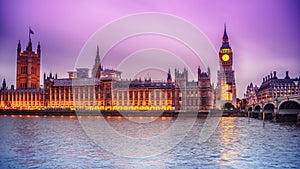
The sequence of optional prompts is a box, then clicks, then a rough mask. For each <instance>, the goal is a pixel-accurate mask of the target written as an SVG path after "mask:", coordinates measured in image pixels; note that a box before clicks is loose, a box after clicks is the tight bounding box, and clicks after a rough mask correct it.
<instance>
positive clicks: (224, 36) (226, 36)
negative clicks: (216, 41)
mask: <svg viewBox="0 0 300 169" xmlns="http://www.w3.org/2000/svg"><path fill="white" fill-rule="evenodd" d="M224 42H228V35H227V31H226V23H225V24H224V34H223V43H224Z"/></svg>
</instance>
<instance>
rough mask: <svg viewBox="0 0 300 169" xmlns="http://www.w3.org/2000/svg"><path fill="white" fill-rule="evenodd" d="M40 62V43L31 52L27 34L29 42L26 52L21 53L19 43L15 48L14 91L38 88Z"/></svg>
mask: <svg viewBox="0 0 300 169" xmlns="http://www.w3.org/2000/svg"><path fill="white" fill-rule="evenodd" d="M40 60H41V46H40V43H38V45H37V49H36V52H35V51H33V50H32V43H31V38H30V34H29V42H28V45H27V47H26V50H24V51H22V48H21V43H20V41H19V43H18V48H17V72H16V83H17V86H16V89H38V88H40Z"/></svg>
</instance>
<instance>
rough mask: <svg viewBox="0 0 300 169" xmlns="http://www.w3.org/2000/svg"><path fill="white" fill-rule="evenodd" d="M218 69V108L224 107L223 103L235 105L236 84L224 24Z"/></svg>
mask: <svg viewBox="0 0 300 169" xmlns="http://www.w3.org/2000/svg"><path fill="white" fill-rule="evenodd" d="M219 64H220V70H219V71H218V83H217V88H216V92H217V93H216V95H217V97H216V99H217V102H218V103H217V104H218V106H219V108H224V105H225V103H231V104H232V105H233V106H235V102H236V84H235V77H234V70H233V69H232V64H233V57H232V50H231V47H230V45H229V41H228V35H227V32H226V25H225V28H224V35H223V41H222V46H221V48H220V51H219Z"/></svg>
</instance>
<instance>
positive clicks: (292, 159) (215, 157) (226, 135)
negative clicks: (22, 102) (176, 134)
mask: <svg viewBox="0 0 300 169" xmlns="http://www.w3.org/2000/svg"><path fill="white" fill-rule="evenodd" d="M80 118H87V119H88V120H91V121H94V120H96V119H97V118H96V117H80ZM98 118H103V117H98ZM135 118H139V117H135ZM106 120H107V121H108V123H109V124H110V125H111V126H112V127H113V128H114V129H116V130H117V131H118V132H120V133H123V134H126V135H129V136H131V137H152V136H153V135H156V134H159V133H160V132H162V131H163V130H166V129H167V128H169V127H170V126H171V125H172V123H173V121H174V119H172V118H159V119H156V120H154V121H153V119H150V120H151V125H145V124H144V123H133V124H132V123H131V121H130V119H129V120H128V119H123V118H121V117H109V118H107V119H106ZM136 120H138V119H135V121H136ZM140 120H149V119H143V118H141V119H140ZM204 121H205V119H197V120H196V123H195V124H194V126H193V128H192V129H191V131H190V132H189V133H188V135H187V136H186V137H185V139H184V140H183V141H182V142H181V143H179V144H178V145H177V146H176V147H174V148H173V149H171V150H169V151H168V152H165V153H163V154H160V155H157V156H153V157H147V158H126V157H119V156H116V155H114V154H112V153H110V152H108V151H106V150H104V149H102V148H101V147H99V146H98V145H97V144H95V143H94V142H93V141H92V140H90V139H89V138H88V137H87V135H86V134H85V132H84V131H83V129H82V128H81V126H80V123H79V121H78V119H77V118H76V117H35V116H20V117H19V116H14V117H11V116H6V117H4V116H1V117H0V168H35V167H38V168H103V167H109V168H169V167H174V166H177V167H187V168H196V167H200V168H285V167H287V168H297V167H299V166H300V162H299V159H300V146H299V143H300V135H299V133H300V129H299V128H296V127H295V126H292V125H281V124H276V123H271V122H266V126H265V127H264V128H263V127H262V123H261V121H259V120H255V119H253V120H252V119H251V122H250V124H248V122H247V118H235V117H223V118H222V120H221V122H220V124H219V126H218V128H217V129H216V131H215V132H214V134H213V135H212V136H211V137H210V138H209V139H208V140H207V141H206V142H203V143H201V144H199V143H198V140H199V133H200V131H201V128H202V126H203V123H204ZM183 122H184V121H182V123H183ZM149 126H150V127H149ZM103 137H105V136H103ZM112 141H113V140H112ZM128 149H129V150H130V147H128Z"/></svg>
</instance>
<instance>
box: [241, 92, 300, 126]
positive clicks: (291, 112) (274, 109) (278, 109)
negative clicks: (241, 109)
mask: <svg viewBox="0 0 300 169" xmlns="http://www.w3.org/2000/svg"><path fill="white" fill-rule="evenodd" d="M246 110H247V111H248V116H250V117H254V118H259V119H273V120H274V121H276V122H295V121H297V120H298V121H299V120H300V94H297V95H292V96H284V97H277V98H275V99H268V100H264V101H261V102H257V103H256V104H253V105H248V106H247V107H246Z"/></svg>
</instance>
